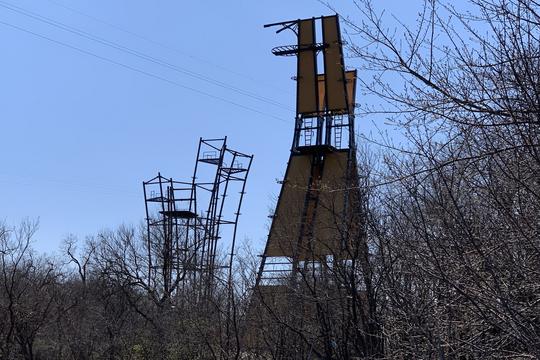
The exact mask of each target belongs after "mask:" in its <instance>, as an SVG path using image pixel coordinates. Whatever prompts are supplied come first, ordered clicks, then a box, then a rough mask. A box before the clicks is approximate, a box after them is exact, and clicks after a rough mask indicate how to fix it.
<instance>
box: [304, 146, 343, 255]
mask: <svg viewBox="0 0 540 360" xmlns="http://www.w3.org/2000/svg"><path fill="white" fill-rule="evenodd" d="M348 155H349V152H348V151H345V152H334V153H330V154H327V155H326V158H325V160H324V170H323V176H322V181H321V185H320V189H321V191H320V195H319V203H318V206H317V219H316V222H315V228H314V234H313V235H314V238H313V241H314V242H315V246H314V248H315V252H316V254H317V255H336V254H337V253H339V251H340V249H341V246H340V244H341V232H340V230H343V228H342V227H343V220H344V219H343V211H344V207H345V201H344V200H345V194H346V192H345V191H344V189H345V187H346V186H347V162H348Z"/></svg>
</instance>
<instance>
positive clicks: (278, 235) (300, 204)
mask: <svg viewBox="0 0 540 360" xmlns="http://www.w3.org/2000/svg"><path fill="white" fill-rule="evenodd" d="M310 173H311V156H310V155H292V156H291V158H290V159H289V164H288V168H287V177H286V178H285V182H284V183H283V187H282V190H281V194H280V198H279V200H278V204H277V208H276V212H275V216H274V219H273V221H272V225H271V227H270V234H269V235H268V243H267V245H266V251H265V255H266V256H289V257H293V256H295V254H297V249H296V244H297V243H298V238H299V236H300V226H301V223H302V213H303V211H304V205H305V199H306V192H307V190H306V189H307V187H308V184H309V177H310Z"/></svg>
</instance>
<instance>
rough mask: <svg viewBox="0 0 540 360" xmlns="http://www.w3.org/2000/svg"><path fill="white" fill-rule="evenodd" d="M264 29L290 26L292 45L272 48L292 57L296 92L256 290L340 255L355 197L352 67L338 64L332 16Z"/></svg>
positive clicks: (337, 31) (340, 57)
mask: <svg viewBox="0 0 540 360" xmlns="http://www.w3.org/2000/svg"><path fill="white" fill-rule="evenodd" d="M265 27H279V29H278V30H277V31H276V32H277V33H280V32H282V31H284V30H292V31H293V32H294V33H295V34H296V36H297V44H295V45H288V46H279V47H276V48H274V49H273V50H272V53H273V54H274V55H277V56H296V57H297V75H296V77H295V80H296V91H297V97H296V118H295V127H294V136H293V142H292V146H291V154H290V158H289V162H288V165H287V170H286V173H285V179H284V180H283V182H282V187H281V191H280V195H279V199H278V202H277V206H276V209H275V213H274V214H273V215H272V224H271V227H270V232H269V235H268V240H267V243H266V247H265V250H264V253H263V254H262V261H261V266H260V269H259V273H258V276H257V281H256V286H257V287H259V288H263V287H267V286H270V287H272V286H279V285H280V284H282V282H283V280H284V275H286V274H288V275H287V276H288V277H289V278H290V277H291V276H290V275H291V274H292V277H293V278H294V274H295V273H297V272H299V271H302V269H306V268H308V267H310V268H312V267H313V266H322V265H323V264H325V263H327V262H328V261H329V260H330V257H333V258H339V257H342V258H343V256H345V255H344V251H345V250H346V248H347V245H348V243H349V241H350V236H349V235H350V234H348V232H349V228H350V227H349V226H348V225H350V223H351V222H352V221H353V216H352V213H353V212H354V211H353V208H354V207H355V204H353V203H354V202H356V201H357V200H358V196H359V194H358V190H357V189H358V186H357V185H358V175H357V167H356V145H355V137H354V108H355V92H356V70H351V71H347V70H346V68H345V65H344V61H343V46H342V40H341V34H340V28H339V19H338V16H337V15H333V16H322V17H317V18H310V19H303V20H293V21H285V22H279V23H274V24H268V25H265ZM317 30H319V32H317ZM318 34H321V35H322V40H321V41H318V40H317V35H318ZM321 55H322V56H321ZM321 57H322V59H320V58H321ZM320 65H322V72H319V71H318V67H319V66H320ZM351 189H356V191H352V190H351ZM346 220H348V221H346ZM345 222H348V225H347V226H345ZM341 225H343V226H341ZM335 260H338V259H335ZM332 261H333V260H332ZM272 291H275V288H274V290H272Z"/></svg>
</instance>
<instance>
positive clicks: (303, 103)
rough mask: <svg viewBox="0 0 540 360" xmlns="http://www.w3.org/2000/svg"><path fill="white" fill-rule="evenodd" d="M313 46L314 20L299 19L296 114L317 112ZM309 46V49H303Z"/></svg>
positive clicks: (315, 67) (315, 64) (315, 65)
mask: <svg viewBox="0 0 540 360" xmlns="http://www.w3.org/2000/svg"><path fill="white" fill-rule="evenodd" d="M314 46H315V21H314V20H313V19H307V20H300V22H299V23H298V50H299V53H298V74H297V77H296V82H297V85H296V86H297V107H296V111H297V113H298V114H309V113H315V112H317V107H318V105H317V103H318V101H317V62H316V52H315V50H314V49H313V47H314ZM306 48H310V49H311V50H303V49H306Z"/></svg>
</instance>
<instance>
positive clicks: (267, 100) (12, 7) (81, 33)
mask: <svg viewBox="0 0 540 360" xmlns="http://www.w3.org/2000/svg"><path fill="white" fill-rule="evenodd" d="M0 6H1V7H3V8H5V9H8V10H11V11H13V12H16V13H19V14H21V15H24V16H27V17H30V18H32V19H35V20H38V21H41V22H43V23H46V24H48V25H51V26H54V27H57V28H59V29H62V30H64V31H67V32H70V33H72V34H75V35H78V36H81V37H83V38H86V39H88V40H91V41H94V42H97V43H100V44H102V45H105V46H108V47H112V48H114V49H116V50H119V51H122V52H125V53H128V54H130V55H133V56H136V57H138V58H140V59H143V60H146V61H149V62H152V63H154V64H157V65H160V66H163V67H166V68H168V69H171V70H173V71H176V72H179V73H181V74H184V75H188V76H191V77H193V78H196V79H198V80H202V81H205V82H208V83H211V84H213V85H216V86H219V87H222V88H225V89H227V90H231V91H234V92H237V93H239V94H241V95H244V96H248V97H250V98H253V99H255V100H258V101H261V102H265V103H267V104H270V105H273V106H276V107H280V108H283V109H286V110H291V111H292V109H291V108H290V107H288V106H287V105H284V104H281V103H279V102H277V101H275V100H273V99H270V98H267V97H264V96H260V95H258V94H255V93H252V92H250V91H247V90H243V89H240V88H237V87H234V86H231V85H229V84H226V83H224V82H222V81H219V80H216V79H213V78H211V77H209V76H206V75H202V74H199V73H196V72H193V71H191V70H188V69H185V68H182V67H179V66H177V65H174V64H171V63H168V62H166V61H164V60H161V59H157V58H155V57H153V56H150V55H147V54H144V53H142V52H139V51H137V50H133V49H131V48H129V47H126V46H124V45H121V44H119V43H115V42H112V41H109V40H107V39H104V38H102V37H98V36H95V35H93V34H91V33H88V32H86V31H83V30H80V29H77V28H75V27H73V26H69V25H66V24H64V23H61V22H59V21H56V20H53V19H50V18H47V17H45V16H42V15H39V14H37V13H34V12H31V11H28V10H26V9H23V8H21V7H18V6H16V5H13V4H10V3H7V2H4V1H1V0H0Z"/></svg>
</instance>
